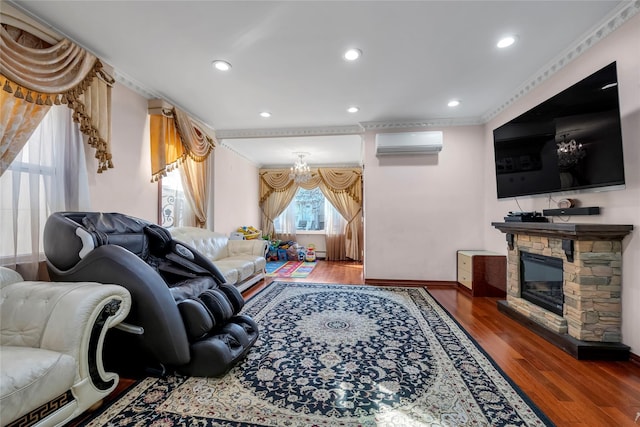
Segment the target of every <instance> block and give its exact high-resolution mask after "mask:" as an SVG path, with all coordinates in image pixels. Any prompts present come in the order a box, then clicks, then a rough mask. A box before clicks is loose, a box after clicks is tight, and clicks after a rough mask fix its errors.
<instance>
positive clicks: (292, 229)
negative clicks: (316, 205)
mask: <svg viewBox="0 0 640 427" xmlns="http://www.w3.org/2000/svg"><path fill="white" fill-rule="evenodd" d="M296 215H297V209H296V204H295V203H289V206H287V207H286V208H285V210H284V211H283V212H282V213H281V214H280V215H279V216H278V218H276V220H275V221H274V225H275V238H277V239H280V240H284V241H289V240H293V241H294V242H295V241H296Z"/></svg>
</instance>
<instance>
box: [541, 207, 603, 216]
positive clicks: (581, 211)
mask: <svg viewBox="0 0 640 427" xmlns="http://www.w3.org/2000/svg"><path fill="white" fill-rule="evenodd" d="M542 214H543V215H544V216H563V215H567V216H568V215H600V207H598V206H591V207H585V208H564V209H543V210H542Z"/></svg>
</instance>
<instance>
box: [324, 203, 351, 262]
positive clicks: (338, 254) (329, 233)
mask: <svg viewBox="0 0 640 427" xmlns="http://www.w3.org/2000/svg"><path fill="white" fill-rule="evenodd" d="M324 218H325V223H324V229H325V233H326V237H325V240H326V245H327V255H326V256H327V260H329V261H344V260H346V259H347V251H346V243H345V234H344V230H345V227H346V226H347V221H346V220H345V219H344V218H343V217H342V215H340V212H338V210H337V209H336V208H335V207H334V206H333V205H332V204H331V203H326V204H325V206H324Z"/></svg>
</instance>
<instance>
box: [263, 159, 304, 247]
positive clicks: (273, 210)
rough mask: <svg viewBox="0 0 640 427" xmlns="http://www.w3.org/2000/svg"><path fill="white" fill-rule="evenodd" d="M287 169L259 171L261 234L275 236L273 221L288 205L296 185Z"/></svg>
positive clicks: (294, 192) (296, 188)
mask: <svg viewBox="0 0 640 427" xmlns="http://www.w3.org/2000/svg"><path fill="white" fill-rule="evenodd" d="M289 172H290V171H289V169H263V170H261V171H260V188H259V191H260V201H259V205H260V211H261V216H262V218H261V224H262V226H261V228H262V235H263V236H270V237H274V236H275V234H276V233H275V226H274V223H273V221H274V220H275V219H276V218H277V217H278V216H279V215H280V214H281V213H282V212H284V210H285V209H286V208H287V206H289V203H291V201H292V200H293V198H294V197H295V195H296V191H298V186H297V185H296V184H295V183H294V182H293V180H291V179H290V178H289Z"/></svg>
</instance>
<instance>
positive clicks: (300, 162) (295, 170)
mask: <svg viewBox="0 0 640 427" xmlns="http://www.w3.org/2000/svg"><path fill="white" fill-rule="evenodd" d="M294 154H295V155H296V156H298V158H297V159H296V162H295V163H294V164H293V166H292V167H291V172H290V173H289V178H290V179H292V180H293V182H295V183H296V184H303V183H305V182H307V181H309V180H310V179H311V168H309V165H307V162H305V161H304V158H305V156H306V155H307V154H309V153H294Z"/></svg>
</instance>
